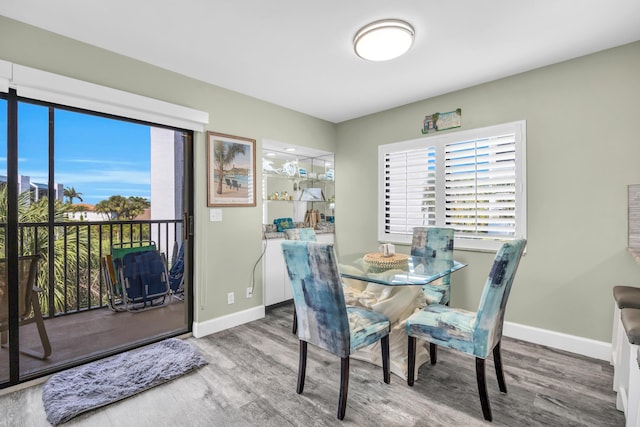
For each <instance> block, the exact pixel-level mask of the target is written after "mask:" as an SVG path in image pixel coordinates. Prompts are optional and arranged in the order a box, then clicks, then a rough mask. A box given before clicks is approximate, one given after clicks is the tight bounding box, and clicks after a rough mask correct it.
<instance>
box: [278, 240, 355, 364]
mask: <svg viewBox="0 0 640 427" xmlns="http://www.w3.org/2000/svg"><path fill="white" fill-rule="evenodd" d="M282 252H283V254H284V260H285V263H286V265H287V272H288V274H289V279H290V282H291V288H292V291H293V301H294V304H295V307H296V316H297V319H298V337H299V338H300V339H301V340H303V341H306V342H308V343H311V344H313V345H316V346H318V347H321V348H323V349H325V350H327V351H329V352H331V353H333V354H335V355H337V356H340V357H346V356H348V355H349V354H350V345H351V342H350V339H351V334H350V331H349V319H348V317H347V307H346V304H345V301H344V294H343V292H342V284H341V282H340V273H339V272H338V263H337V260H336V254H335V251H334V249H333V244H331V243H317V242H305V241H299V240H285V241H284V242H282Z"/></svg>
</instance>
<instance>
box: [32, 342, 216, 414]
mask: <svg viewBox="0 0 640 427" xmlns="http://www.w3.org/2000/svg"><path fill="white" fill-rule="evenodd" d="M206 364H207V361H206V360H205V359H204V358H203V357H202V356H201V355H200V354H199V353H198V352H197V351H196V350H195V349H194V348H193V347H191V345H189V344H188V343H187V342H185V341H182V340H179V339H176V338H171V339H168V340H165V341H161V342H158V343H155V344H152V345H148V346H146V347H142V348H139V349H136V350H132V351H129V352H126V353H121V354H118V355H115V356H112V357H109V358H106V359H102V360H98V361H96V362H93V363H89V364H86V365H83V366H80V367H78V368H74V369H69V370H67V371H63V372H60V373H57V374H55V375H53V376H52V377H51V378H50V379H49V380H48V381H47V382H46V383H45V384H44V386H43V389H42V401H43V402H44V409H45V411H46V413H47V420H48V421H49V422H50V423H51V424H53V425H54V426H55V425H58V424H61V423H64V422H66V421H69V420H70V419H71V418H73V417H75V416H76V415H78V414H81V413H83V412H86V411H88V410H91V409H95V408H99V407H101V406H104V405H108V404H110V403H113V402H117V401H118V400H122V399H124V398H126V397H129V396H132V395H134V394H136V393H140V392H141V391H144V390H148V389H150V388H151V387H154V386H157V385H159V384H162V383H164V382H167V381H170V380H172V379H174V378H176V377H179V376H180V375H183V374H185V373H187V372H189V371H191V370H193V369H196V368H199V367H201V366H203V365H206Z"/></svg>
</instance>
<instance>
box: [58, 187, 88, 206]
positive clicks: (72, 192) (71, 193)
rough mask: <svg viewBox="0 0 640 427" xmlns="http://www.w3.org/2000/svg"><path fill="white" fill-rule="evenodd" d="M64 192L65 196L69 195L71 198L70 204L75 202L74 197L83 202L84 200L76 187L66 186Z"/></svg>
mask: <svg viewBox="0 0 640 427" xmlns="http://www.w3.org/2000/svg"><path fill="white" fill-rule="evenodd" d="M62 194H63V195H64V197H67V198H68V199H69V204H73V199H78V200H80V201H81V202H83V201H84V200H82V193H78V192H77V191H76V189H75V188H74V187H67V188H65V189H64V191H63V192H62Z"/></svg>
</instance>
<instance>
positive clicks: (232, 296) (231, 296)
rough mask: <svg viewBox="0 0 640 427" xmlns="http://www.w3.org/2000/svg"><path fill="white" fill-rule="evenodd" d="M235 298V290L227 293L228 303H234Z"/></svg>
mask: <svg viewBox="0 0 640 427" xmlns="http://www.w3.org/2000/svg"><path fill="white" fill-rule="evenodd" d="M234 299H235V295H234V293H233V292H229V293H228V294H227V304H233V303H234Z"/></svg>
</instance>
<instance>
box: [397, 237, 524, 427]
mask: <svg viewBox="0 0 640 427" xmlns="http://www.w3.org/2000/svg"><path fill="white" fill-rule="evenodd" d="M525 245H526V240H524V239H520V240H514V241H511V242H508V243H504V244H503V245H502V247H501V248H500V250H498V253H497V254H496V257H495V259H494V261H493V266H492V267H491V271H490V272H489V277H488V279H487V281H486V284H485V286H484V290H483V292H482V297H481V298H480V304H479V306H478V311H477V312H472V311H467V310H463V309H459V308H451V307H448V306H446V305H443V304H431V305H428V306H426V307H425V308H424V309H423V310H421V311H419V312H417V313H414V314H413V315H411V316H410V317H409V319H407V325H406V328H407V335H409V340H408V341H409V346H408V348H409V354H408V361H407V363H408V366H407V368H408V369H407V370H408V377H407V383H408V384H409V385H410V386H413V380H414V378H415V377H414V375H415V359H416V338H421V339H424V340H427V341H428V342H429V343H433V344H436V345H439V346H442V347H447V348H451V349H454V350H458V351H461V352H463V353H467V354H470V355H471V356H475V358H476V378H477V381H478V393H479V395H480V404H481V406H482V413H483V415H484V418H485V419H486V420H488V421H491V420H492V415H491V406H490V405H489V397H488V395H487V383H486V379H485V359H486V358H487V357H489V355H490V354H491V353H493V361H494V364H495V368H496V376H497V379H498V387H499V388H500V391H501V392H503V393H506V392H507V386H506V384H505V382H504V373H503V372H502V356H501V355H500V342H501V340H502V326H503V323H504V312H505V308H506V305H507V300H508V298H509V293H510V291H511V286H512V284H513V278H514V277H515V274H516V270H517V269H518V264H519V263H520V257H521V256H522V252H523V251H524V247H525Z"/></svg>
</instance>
